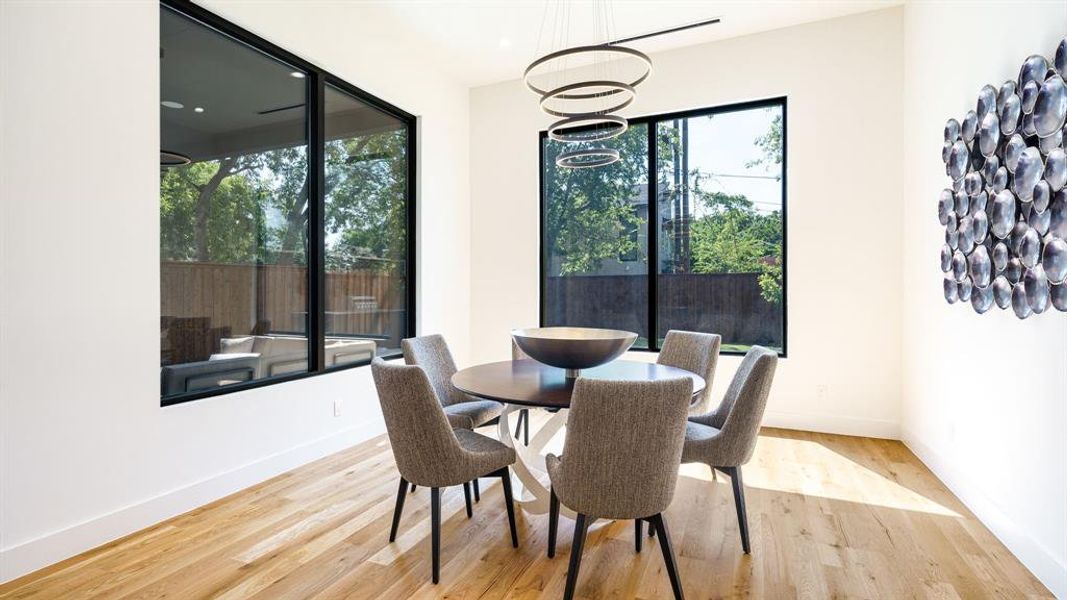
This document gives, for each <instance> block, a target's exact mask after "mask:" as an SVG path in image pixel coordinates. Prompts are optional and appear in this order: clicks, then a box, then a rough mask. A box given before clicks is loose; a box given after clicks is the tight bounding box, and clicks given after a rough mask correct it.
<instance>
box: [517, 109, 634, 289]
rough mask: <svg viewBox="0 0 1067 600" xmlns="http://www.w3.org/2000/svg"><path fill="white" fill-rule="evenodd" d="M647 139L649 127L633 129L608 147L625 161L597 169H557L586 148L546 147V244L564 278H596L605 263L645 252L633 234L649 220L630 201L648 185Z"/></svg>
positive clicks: (554, 144)
mask: <svg viewBox="0 0 1067 600" xmlns="http://www.w3.org/2000/svg"><path fill="white" fill-rule="evenodd" d="M647 136H648V129H647V128H646V126H644V125H641V126H634V127H631V128H630V129H628V130H627V131H626V132H625V133H623V134H622V135H620V136H619V137H617V138H615V139H613V140H610V141H608V142H605V143H603V144H602V145H604V146H608V147H612V148H615V149H617V150H618V151H619V154H620V160H618V161H616V162H615V163H613V164H611V165H608V166H605V167H597V168H592V169H561V168H557V167H556V164H555V162H556V156H557V155H558V154H560V153H561V152H564V151H566V150H571V149H574V148H576V147H581V145H578V144H564V143H560V142H555V141H551V140H549V141H546V142H545V157H544V165H542V168H543V169H544V190H545V193H546V194H547V195H548V198H547V205H548V206H547V211H546V215H545V221H546V227H547V230H548V235H547V238H546V241H547V243H548V244H549V248H548V251H549V254H550V255H551V256H556V257H559V259H560V265H559V273H558V274H559V275H573V274H581V273H590V272H594V271H596V270H597V269H598V268H600V265H601V263H602V262H603V261H604V260H607V259H617V258H618V257H620V256H626V255H632V254H637V253H640V251H641V250H642V248H641V247H640V246H639V245H638V241H637V239H636V237H635V236H633V235H630V234H631V232H633V231H635V230H638V229H640V228H642V227H643V226H644V224H645V219H643V218H642V217H641V216H640V215H638V214H637V210H636V208H635V206H634V205H633V204H632V203H631V202H630V198H632V197H633V195H634V194H635V193H636V192H637V186H639V185H640V184H642V183H644V182H645V181H647V171H648V165H647V164H646V163H647V152H646V148H645V146H646V144H647V141H646V140H647ZM502 193H504V191H503V190H502Z"/></svg>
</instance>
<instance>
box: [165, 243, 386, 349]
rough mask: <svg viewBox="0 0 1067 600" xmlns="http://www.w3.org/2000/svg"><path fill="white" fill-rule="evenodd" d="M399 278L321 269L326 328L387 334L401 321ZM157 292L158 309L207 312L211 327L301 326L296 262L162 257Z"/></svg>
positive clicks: (303, 279)
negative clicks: (226, 261)
mask: <svg viewBox="0 0 1067 600" xmlns="http://www.w3.org/2000/svg"><path fill="white" fill-rule="evenodd" d="M404 283H405V282H404V278H403V277H398V276H394V275H389V274H386V273H382V272H379V271H371V270H355V271H345V272H328V273H327V274H326V327H327V333H349V334H356V335H380V336H388V337H392V331H391V330H393V329H395V325H393V324H392V323H393V322H394V321H396V322H399V323H402V322H403V313H404V309H405V306H404V302H405V297H406V292H405V288H404ZM160 292H161V294H160V295H161V307H160V308H161V313H160V314H161V315H163V316H164V317H183V318H188V317H207V318H209V319H210V324H211V327H230V328H231V330H232V333H233V335H244V334H248V333H250V332H252V331H253V330H256V329H258V330H260V331H257V332H266V331H275V332H301V333H302V332H304V329H305V319H306V313H307V269H306V268H305V267H302V266H292V265H241V264H219V263H201V262H181V261H164V262H163V263H161V264H160Z"/></svg>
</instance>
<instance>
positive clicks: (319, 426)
mask: <svg viewBox="0 0 1067 600" xmlns="http://www.w3.org/2000/svg"><path fill="white" fill-rule="evenodd" d="M206 4H207V5H208V6H209V8H212V9H214V10H216V11H217V12H220V13H221V14H223V15H224V16H226V17H227V18H229V19H231V20H233V21H235V22H237V23H238V24H240V25H242V26H245V27H246V28H249V29H251V30H252V31H254V32H256V33H259V34H260V35H262V36H263V37H266V38H267V39H269V40H271V41H273V42H275V43H277V44H278V45H280V46H282V47H284V48H286V49H288V50H290V51H293V52H295V53H297V54H299V55H301V56H303V57H304V58H306V59H308V60H310V61H312V62H314V63H317V64H319V65H321V66H323V67H325V68H327V69H328V70H330V71H332V72H333V73H335V74H337V75H339V76H340V77H342V78H344V79H346V80H348V81H349V82H351V83H353V84H355V85H357V86H360V87H362V88H364V89H366V90H367V91H369V92H371V93H373V94H376V95H379V96H380V97H382V98H384V99H386V100H388V101H390V102H392V103H394V104H396V105H398V106H400V107H401V108H404V109H405V110H407V111H409V112H411V113H413V114H416V115H418V116H419V117H420V119H419V135H420V138H419V152H420V157H421V165H420V173H421V181H420V184H421V189H420V194H419V223H420V231H419V236H420V237H419V239H420V243H421V246H420V257H419V261H420V262H419V266H420V269H419V273H418V274H419V288H418V291H419V296H420V303H419V306H420V309H421V313H420V315H419V317H420V323H419V326H420V329H421V330H423V331H435V332H437V331H439V332H442V333H444V334H445V335H446V336H448V338H449V341H450V342H452V343H453V345H454V347H455V351H456V354H457V355H458V356H459V357H460V359H461V360H464V359H465V358H466V355H467V348H468V334H469V311H470V301H469V295H468V293H467V289H468V282H469V266H470V262H469V261H470V257H469V243H468V241H467V239H468V227H469V223H470V218H469V210H470V208H469V200H468V196H467V192H468V181H467V173H468V168H467V156H468V152H467V135H468V122H467V111H468V108H469V105H468V97H467V90H466V88H464V87H462V86H460V85H458V84H455V83H453V82H452V81H450V80H447V79H444V78H443V77H442V76H441V75H440V74H439V73H438V70H437V69H436V68H435V67H434V65H433V64H432V63H428V62H427V59H426V56H427V54H428V53H427V52H426V51H425V49H420V48H417V47H412V46H411V45H410V40H402V39H398V38H396V37H395V35H391V34H390V33H389V31H388V30H387V29H386V28H383V27H379V26H377V24H378V21H377V16H376V13H375V12H374V10H375V9H374V7H367V6H362V5H359V4H356V3H348V4H344V3H333V2H302V3H299V4H297V3H287V4H283V3H272V2H265V1H264V2H240V3H238V2H222V1H217V0H216V1H212V2H208V3H206ZM158 10H159V9H158V4H157V3H155V2H151V1H142V2H78V3H74V2H64V3H58V2H56V3H42V2H20V1H5V2H0V23H2V24H0V27H2V29H0V39H2V42H0V43H2V46H0V60H2V63H0V73H2V78H3V84H2V85H0V94H2V96H0V107H2V130H0V140H2V141H0V202H2V206H0V211H2V212H0V258H2V266H0V268H2V271H0V281H2V283H0V581H3V580H7V579H10V578H12V577H15V576H17V575H20V574H22V573H25V572H28V571H30V570H32V569H35V568H38V567H41V566H44V565H46V564H49V563H52V562H55V561H57V560H59V559H62V558H64V557H66V556H69V555H72V554H74V553H77V552H80V551H82V550H86V549H88V548H90V547H93V546H96V545H98V544H100V543H103V542H105V541H108V540H110V539H113V538H115V537H117V536H119V535H122V534H125V533H128V532H131V531H135V530H137V529H140V528H142V527H144V526H147V525H149V524H151V523H155V522H157V521H159V520H161V519H164V518H166V517H169V516H171V515H174V514H177V513H180V512H183V511H185V510H188V509H191V508H193V507H195V506H199V505H201V504H204V503H206V502H208V501H210V500H213V499H215V498H218V497H220V496H222V495H225V494H227V493H230V492H232V491H235V490H238V489H240V488H243V487H246V486H248V485H250V484H252V483H255V482H257V481H260V480H262V479H265V478H267V477H269V476H271V475H273V474H276V473H279V472H282V471H285V470H288V469H290V468H292V467H294V466H296V465H298V464H301V463H303V462H306V461H308V460H312V459H314V458H317V457H319V456H323V455H325V454H328V453H330V452H333V451H335V450H337V449H340V448H343V447H345V446H348V445H351V444H353V443H356V442H357V441H359V440H361V439H364V438H366V437H369V436H371V435H375V434H377V433H379V432H381V431H383V427H382V424H381V416H380V412H379V410H378V407H377V402H376V399H375V396H374V392H373V385H372V383H371V381H370V374H369V371H368V369H367V368H361V369H356V370H351V371H346V372H343V373H338V374H334V375H329V376H325V377H317V378H311V379H307V380H303V381H299V382H291V383H286V384H282V385H277V386H272V387H267V388H264V389H260V390H254V391H248V392H244V393H235V394H231V395H226V396H220V397H217V398H211V399H206V400H201V401H197V402H192V403H187V404H183V405H179V406H175V407H171V408H166V409H161V408H160V407H159V375H158V373H159V370H158V368H159V367H158V357H159V336H158V324H159V266H158V263H159V250H158V249H159V225H158V223H159V215H158V198H159V193H158V185H159V172H158V166H157V164H156V152H157V150H158V148H159V133H158V132H159V112H158V111H159V79H158V77H159V75H158V72H159V68H158V64H159V63H158V56H159V53H158V47H159V39H158V38H159V22H158ZM294 25H296V26H294ZM429 54H432V53H429ZM383 56H388V57H389V60H387V61H383V60H381V58H382V57H383ZM339 398H343V399H344V400H345V403H346V404H345V408H344V413H343V414H342V416H341V417H340V418H334V416H333V410H332V405H333V401H334V400H335V399H339Z"/></svg>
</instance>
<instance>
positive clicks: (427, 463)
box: [371, 358, 462, 487]
mask: <svg viewBox="0 0 1067 600" xmlns="http://www.w3.org/2000/svg"><path fill="white" fill-rule="evenodd" d="M371 373H372V375H373V376H374V385H375V387H376V388H377V389H378V402H379V403H380V404H381V406H382V414H383V415H384V416H385V429H386V431H387V432H388V434H389V444H390V445H391V446H392V448H393V456H394V458H395V459H396V466H397V469H398V470H399V471H400V476H401V477H403V478H404V479H407V480H408V481H410V482H412V483H415V484H417V485H425V486H431V487H432V486H433V485H434V483H433V482H436V481H437V480H439V479H440V478H441V475H442V471H446V470H447V469H448V465H449V464H452V463H453V461H457V460H459V457H460V455H461V454H462V449H461V448H460V446H459V441H458V440H456V434H454V433H452V427H450V426H449V424H448V418H447V417H445V412H444V410H443V409H442V408H441V404H440V402H439V401H438V399H437V395H436V394H435V393H434V389H433V386H432V385H431V384H430V379H429V378H428V377H427V376H426V372H425V371H423V369H422V367H420V366H417V365H399V364H390V363H387V362H385V361H384V360H382V359H381V358H375V359H374V360H373V361H372V362H371Z"/></svg>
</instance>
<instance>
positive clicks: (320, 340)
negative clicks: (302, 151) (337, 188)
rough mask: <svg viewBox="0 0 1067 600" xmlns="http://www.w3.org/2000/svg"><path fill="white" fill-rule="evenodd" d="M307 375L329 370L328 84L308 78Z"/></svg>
mask: <svg viewBox="0 0 1067 600" xmlns="http://www.w3.org/2000/svg"><path fill="white" fill-rule="evenodd" d="M308 88H309V89H308V97H309V99H310V101H309V103H308V109H309V110H308V130H309V131H308V139H309V141H310V144H309V145H308V221H307V223H308V231H307V236H308V237H307V239H308V249H307V250H308V260H307V263H308V324H307V327H308V343H309V344H310V345H311V347H310V348H308V371H312V372H314V371H323V370H325V368H326V364H325V363H326V350H325V346H326V327H325V324H326V260H325V256H326V233H325V231H326V218H325V206H326V124H325V120H326V117H325V115H326V111H325V103H326V100H325V98H326V82H325V81H324V77H323V74H322V73H321V72H317V71H313V72H312V73H310V74H309V77H308Z"/></svg>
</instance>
